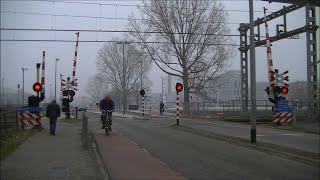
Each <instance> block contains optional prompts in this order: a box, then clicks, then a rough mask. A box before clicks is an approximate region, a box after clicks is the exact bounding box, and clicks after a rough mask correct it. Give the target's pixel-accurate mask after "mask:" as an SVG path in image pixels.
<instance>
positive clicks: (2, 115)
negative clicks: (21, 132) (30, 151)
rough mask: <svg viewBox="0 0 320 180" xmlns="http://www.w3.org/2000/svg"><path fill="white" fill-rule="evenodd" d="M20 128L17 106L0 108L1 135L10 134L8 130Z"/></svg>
mask: <svg viewBox="0 0 320 180" xmlns="http://www.w3.org/2000/svg"><path fill="white" fill-rule="evenodd" d="M13 128H17V129H18V128H19V125H18V116H17V112H16V106H14V105H12V106H2V107H0V131H1V134H3V133H6V134H7V133H8V129H13Z"/></svg>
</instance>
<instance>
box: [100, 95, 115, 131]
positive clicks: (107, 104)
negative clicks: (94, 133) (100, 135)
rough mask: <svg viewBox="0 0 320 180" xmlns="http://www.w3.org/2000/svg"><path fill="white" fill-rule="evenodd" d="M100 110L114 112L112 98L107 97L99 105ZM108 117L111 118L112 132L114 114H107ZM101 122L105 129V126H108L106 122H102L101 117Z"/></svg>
mask: <svg viewBox="0 0 320 180" xmlns="http://www.w3.org/2000/svg"><path fill="white" fill-rule="evenodd" d="M99 108H100V110H106V111H113V110H114V102H113V101H112V100H111V98H110V96H106V97H105V98H104V99H102V100H101V101H100V103H99ZM107 113H108V116H109V117H110V127H109V129H110V131H111V125H112V112H107ZM101 122H102V128H101V129H104V126H105V124H106V121H103V120H102V115H101Z"/></svg>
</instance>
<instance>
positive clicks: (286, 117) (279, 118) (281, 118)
mask: <svg viewBox="0 0 320 180" xmlns="http://www.w3.org/2000/svg"><path fill="white" fill-rule="evenodd" d="M272 121H273V122H291V121H292V113H289V112H280V113H273V114H272Z"/></svg>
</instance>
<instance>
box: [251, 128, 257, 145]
mask: <svg viewBox="0 0 320 180" xmlns="http://www.w3.org/2000/svg"><path fill="white" fill-rule="evenodd" d="M256 135H257V130H255V129H251V142H252V143H255V142H256V137H257V136H256Z"/></svg>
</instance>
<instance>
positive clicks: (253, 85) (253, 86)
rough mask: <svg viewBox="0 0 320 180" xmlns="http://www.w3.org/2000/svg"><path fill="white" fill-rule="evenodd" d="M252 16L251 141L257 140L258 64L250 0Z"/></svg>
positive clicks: (251, 7)
mask: <svg viewBox="0 0 320 180" xmlns="http://www.w3.org/2000/svg"><path fill="white" fill-rule="evenodd" d="M249 17H250V81H251V87H250V90H251V121H250V123H251V132H250V133H251V142H252V143H255V142H256V135H257V130H256V64H255V39H254V38H255V35H254V23H253V22H254V20H253V19H254V17H253V0H249Z"/></svg>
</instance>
